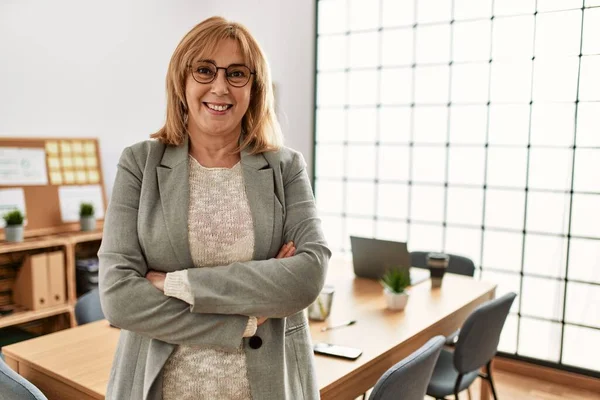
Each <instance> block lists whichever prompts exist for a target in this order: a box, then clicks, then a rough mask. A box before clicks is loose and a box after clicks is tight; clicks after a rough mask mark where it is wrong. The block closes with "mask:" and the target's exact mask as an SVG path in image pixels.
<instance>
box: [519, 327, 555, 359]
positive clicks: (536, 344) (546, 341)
mask: <svg viewBox="0 0 600 400" xmlns="http://www.w3.org/2000/svg"><path fill="white" fill-rule="evenodd" d="M520 324H521V329H520V330H519V355H521V356H527V357H533V358H538V359H540V360H547V361H554V362H557V361H558V358H559V354H560V336H561V325H560V324H557V323H554V322H548V321H539V320H535V319H530V318H521V321H520Z"/></svg>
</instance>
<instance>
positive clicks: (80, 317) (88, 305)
mask: <svg viewBox="0 0 600 400" xmlns="http://www.w3.org/2000/svg"><path fill="white" fill-rule="evenodd" d="M104 318H105V317H104V313H103V312H102V307H101V306H100V294H99V292H98V288H96V289H93V290H90V291H89V292H87V293H86V294H84V295H83V296H81V297H80V298H79V299H77V303H76V304H75V320H76V321H77V325H83V324H87V323H90V322H94V321H99V320H101V319H104Z"/></svg>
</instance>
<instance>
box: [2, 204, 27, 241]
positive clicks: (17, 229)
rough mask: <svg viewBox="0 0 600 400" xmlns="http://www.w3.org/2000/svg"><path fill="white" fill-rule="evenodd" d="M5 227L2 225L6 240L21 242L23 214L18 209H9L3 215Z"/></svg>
mask: <svg viewBox="0 0 600 400" xmlns="http://www.w3.org/2000/svg"><path fill="white" fill-rule="evenodd" d="M3 218H4V221H5V222H6V227H4V233H5V235H6V240H7V241H9V242H22V241H23V220H25V216H24V215H23V213H22V212H21V211H19V210H14V211H10V212H8V213H6V214H4V215H3Z"/></svg>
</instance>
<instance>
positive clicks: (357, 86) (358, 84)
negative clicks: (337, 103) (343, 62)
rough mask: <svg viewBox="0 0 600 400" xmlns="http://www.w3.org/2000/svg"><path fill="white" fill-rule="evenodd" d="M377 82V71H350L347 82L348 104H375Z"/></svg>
mask: <svg viewBox="0 0 600 400" xmlns="http://www.w3.org/2000/svg"><path fill="white" fill-rule="evenodd" d="M377 82H378V81H377V71H351V72H350V73H349V82H348V94H349V96H348V102H349V104H354V105H371V104H375V103H377Z"/></svg>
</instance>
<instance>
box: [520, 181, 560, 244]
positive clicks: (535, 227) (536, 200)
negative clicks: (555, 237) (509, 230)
mask: <svg viewBox="0 0 600 400" xmlns="http://www.w3.org/2000/svg"><path fill="white" fill-rule="evenodd" d="M569 206H570V201H569V195H568V194H563V193H548V192H536V191H533V190H530V191H529V197H528V199H527V225H526V229H527V231H533V232H545V233H556V234H564V233H567V231H568V229H569Z"/></svg>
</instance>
